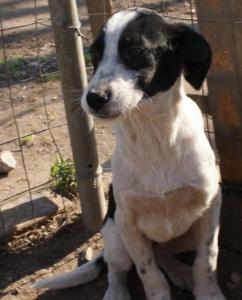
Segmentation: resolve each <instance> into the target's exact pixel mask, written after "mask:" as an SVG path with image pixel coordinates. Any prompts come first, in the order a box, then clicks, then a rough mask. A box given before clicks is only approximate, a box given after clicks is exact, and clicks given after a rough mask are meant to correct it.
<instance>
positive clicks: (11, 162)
mask: <svg viewBox="0 0 242 300" xmlns="http://www.w3.org/2000/svg"><path fill="white" fill-rule="evenodd" d="M15 168H16V160H15V158H14V156H13V154H12V153H11V152H10V151H2V152H1V153H0V173H9V172H10V171H12V170H13V169H15Z"/></svg>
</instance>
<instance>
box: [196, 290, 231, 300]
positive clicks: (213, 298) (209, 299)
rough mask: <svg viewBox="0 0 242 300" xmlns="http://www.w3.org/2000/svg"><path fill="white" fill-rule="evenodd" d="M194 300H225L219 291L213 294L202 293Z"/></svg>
mask: <svg viewBox="0 0 242 300" xmlns="http://www.w3.org/2000/svg"><path fill="white" fill-rule="evenodd" d="M196 300H226V298H225V297H224V295H223V294H222V292H221V291H220V289H217V290H216V291H214V292H208V291H206V292H204V293H200V294H198V295H196Z"/></svg>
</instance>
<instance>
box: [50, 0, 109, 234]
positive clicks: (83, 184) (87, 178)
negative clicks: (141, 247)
mask: <svg viewBox="0 0 242 300" xmlns="http://www.w3.org/2000/svg"><path fill="white" fill-rule="evenodd" d="M49 8H50V14H51V21H52V28H53V32H54V39H55V45H56V54H57V62H58V67H59V70H60V77H61V83H62V91H63V96H64V103H65V108H66V116H67V121H68V127H69V134H70V140H71V146H72V152H73V159H74V163H75V167H76V171H77V183H78V192H79V196H80V200H81V207H82V213H83V219H84V222H85V224H86V226H87V227H88V229H89V230H91V231H93V232H96V231H97V230H98V229H99V228H100V226H101V223H102V220H103V217H104V214H105V198H104V192H103V186H102V178H101V173H102V171H101V167H100V166H99V162H98V155H97V150H96V142H95V135H94V127H93V120H92V118H91V117H90V116H88V115H87V114H86V113H84V112H83V113H82V114H81V117H80V120H79V122H75V123H74V122H73V116H72V113H71V110H70V107H71V103H73V101H74V99H73V96H71V95H72V94H73V91H77V90H83V88H85V87H86V85H87V75H86V68H85V60H84V55H83V47H82V40H81V37H80V35H79V25H80V22H79V18H78V13H77V5H76V1H75V0H49Z"/></svg>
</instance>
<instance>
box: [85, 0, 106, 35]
mask: <svg viewBox="0 0 242 300" xmlns="http://www.w3.org/2000/svg"><path fill="white" fill-rule="evenodd" d="M86 3H87V10H88V14H89V20H90V25H91V29H92V35H93V38H95V37H96V35H97V33H98V31H99V29H100V28H101V27H102V25H103V23H105V21H106V20H107V19H108V18H109V17H110V16H111V14H112V2H111V0H99V1H97V0H86Z"/></svg>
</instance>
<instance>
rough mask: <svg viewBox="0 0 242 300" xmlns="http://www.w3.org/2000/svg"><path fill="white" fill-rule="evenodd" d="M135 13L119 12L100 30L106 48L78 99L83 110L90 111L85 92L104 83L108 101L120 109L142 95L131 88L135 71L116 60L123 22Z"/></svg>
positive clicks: (135, 103)
mask: <svg viewBox="0 0 242 300" xmlns="http://www.w3.org/2000/svg"><path fill="white" fill-rule="evenodd" d="M136 15H137V12H136V11H134V10H127V11H122V12H119V13H116V14H115V15H114V16H113V17H112V18H111V19H110V20H109V21H108V22H107V25H106V27H105V29H104V31H105V37H106V40H105V44H106V45H110V47H106V48H105V49H104V54H103V60H102V62H101V64H100V66H99V67H98V70H97V72H96V73H95V75H94V76H93V77H92V79H91V81H90V83H89V85H88V88H87V89H86V90H85V92H84V94H83V96H82V101H81V102H82V106H83V108H84V110H85V111H87V112H89V113H93V111H92V109H91V108H90V107H89V106H88V104H87V102H86V96H87V93H88V92H90V91H92V92H97V91H100V90H102V89H103V87H104V86H105V88H108V89H109V90H110V91H111V92H112V99H111V102H115V104H117V106H118V110H120V111H121V112H125V111H126V112H127V111H128V110H131V109H132V108H134V107H135V106H136V105H137V104H138V102H139V101H140V100H141V99H142V98H143V93H142V92H141V91H139V90H137V89H135V84H136V81H137V78H136V72H134V71H130V70H127V69H126V68H125V67H124V66H123V65H121V64H119V63H118V58H119V56H118V40H119V38H120V35H121V33H122V31H123V30H124V28H125V27H126V25H127V24H128V23H129V22H130V21H131V20H133V19H134V18H135V16H136Z"/></svg>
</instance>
